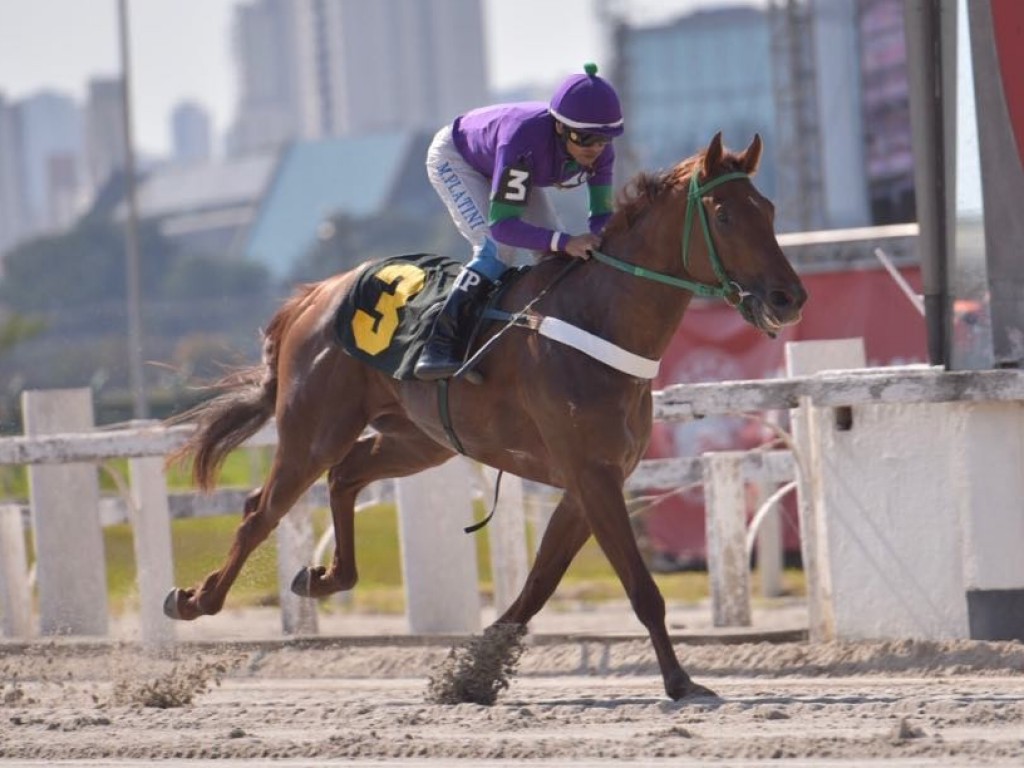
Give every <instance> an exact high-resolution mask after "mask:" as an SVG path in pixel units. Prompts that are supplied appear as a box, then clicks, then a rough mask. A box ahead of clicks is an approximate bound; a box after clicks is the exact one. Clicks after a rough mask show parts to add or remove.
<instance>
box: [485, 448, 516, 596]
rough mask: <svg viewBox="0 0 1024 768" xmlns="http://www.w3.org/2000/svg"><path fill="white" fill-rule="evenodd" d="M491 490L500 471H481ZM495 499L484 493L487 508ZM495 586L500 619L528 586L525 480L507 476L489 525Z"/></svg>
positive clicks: (492, 574)
mask: <svg viewBox="0 0 1024 768" xmlns="http://www.w3.org/2000/svg"><path fill="white" fill-rule="evenodd" d="M481 469H482V471H483V475H484V478H485V479H486V480H487V483H488V486H489V487H490V488H492V489H493V488H494V484H495V482H496V481H497V478H498V470H496V469H493V468H492V467H487V466H483V467H481ZM493 499H494V497H493V494H491V495H490V496H489V495H488V494H487V493H486V492H485V493H484V505H485V506H487V508H488V511H489V510H490V507H489V505H490V504H491V503H492V501H493ZM487 528H488V543H489V544H490V552H491V578H492V580H493V582H494V609H495V611H496V612H497V615H498V616H501V614H503V613H504V612H505V610H506V609H507V608H508V607H509V606H510V605H512V601H513V600H515V598H516V596H518V594H519V590H521V589H522V588H523V584H525V583H526V573H527V564H526V560H527V558H526V513H525V512H524V510H523V480H522V478H520V477H516V476H515V475H510V474H508V473H507V472H506V473H505V474H504V475H503V477H502V479H501V493H500V495H499V496H498V506H497V509H495V511H494V518H493V519H492V520H491V522H490V523H488V524H487Z"/></svg>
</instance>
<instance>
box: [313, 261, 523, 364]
mask: <svg viewBox="0 0 1024 768" xmlns="http://www.w3.org/2000/svg"><path fill="white" fill-rule="evenodd" d="M463 266H464V265H463V264H462V263H461V262H459V261H456V260H455V259H451V258H449V257H447V256H439V255H437V254H433V253H417V254H410V255H404V256H392V257H389V258H387V259H383V260H381V261H378V262H375V263H373V264H371V265H370V266H369V267H367V268H366V269H365V270H363V272H362V274H360V275H359V277H358V278H357V280H356V284H355V285H354V286H353V288H352V290H351V291H349V293H348V295H347V296H346V297H345V298H344V300H343V301H342V302H341V305H340V306H339V307H338V311H337V312H336V313H335V316H334V323H333V327H334V333H335V337H336V338H337V341H338V343H339V344H340V345H341V347H342V349H344V350H345V352H346V353H348V354H349V355H351V356H352V357H354V358H356V359H358V360H362V361H363V362H365V363H367V364H368V365H371V366H373V367H374V368H376V369H378V370H380V371H383V372H384V373H386V374H388V375H389V376H391V377H392V378H395V379H399V380H408V379H414V378H415V376H413V368H414V367H415V365H416V360H417V359H418V358H419V356H420V352H421V351H422V350H423V347H424V345H425V344H426V342H427V339H428V338H429V336H430V330H431V328H432V327H433V324H434V317H435V316H436V315H437V313H438V312H439V311H440V310H441V307H442V305H443V304H444V300H445V298H446V297H447V296H448V293H449V292H450V291H451V289H452V286H453V284H454V283H455V278H456V277H457V276H458V274H459V271H460V270H461V269H462V267H463ZM528 269H529V267H517V268H515V269H510V270H508V272H506V276H505V277H503V278H502V279H501V280H499V281H498V282H497V283H495V284H494V287H493V288H492V289H491V291H490V293H489V294H488V296H487V299H486V301H485V302H484V306H483V309H482V310H481V311H480V312H479V313H478V316H477V319H476V321H475V325H474V329H473V332H472V333H471V334H470V341H469V345H468V348H469V349H470V350H472V349H473V342H474V341H475V340H476V338H477V336H478V335H479V332H480V329H481V327H482V326H483V324H484V323H485V322H492V320H493V318H492V317H491V316H490V312H489V310H490V309H491V308H492V307H493V306H494V305H495V304H497V302H498V301H499V300H500V298H501V296H502V295H503V294H504V292H505V291H506V290H507V289H508V287H509V286H510V285H511V284H512V283H513V282H514V281H515V280H516V279H517V278H518V277H519V276H521V275H522V274H524V273H525V272H526V271H527V270H528Z"/></svg>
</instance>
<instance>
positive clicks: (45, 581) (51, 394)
mask: <svg viewBox="0 0 1024 768" xmlns="http://www.w3.org/2000/svg"><path fill="white" fill-rule="evenodd" d="M21 407H22V414H23V417H24V421H25V434H26V435H27V436H29V437H37V436H39V435H51V434H58V433H65V432H89V431H91V430H92V428H93V415H92V393H91V392H90V391H89V390H88V389H58V390H47V391H26V392H23V393H22V396H21ZM28 478H29V492H30V494H31V499H32V527H33V530H34V533H35V548H36V580H37V583H38V586H39V629H40V633H41V634H43V635H63V634H71V635H106V634H107V628H108V616H107V576H106V560H105V557H104V551H103V532H102V530H101V528H100V520H99V497H100V491H99V480H98V478H97V477H96V467H94V466H93V465H92V464H62V465H58V466H30V467H29V469H28Z"/></svg>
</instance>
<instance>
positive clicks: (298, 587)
mask: <svg viewBox="0 0 1024 768" xmlns="http://www.w3.org/2000/svg"><path fill="white" fill-rule="evenodd" d="M312 583H313V573H312V572H311V571H310V570H309V568H308V567H307V568H302V569H300V570H299V572H298V573H296V574H295V578H294V579H292V587H291V589H292V592H293V593H295V594H296V595H298V596H299V597H309V596H310V594H311V591H312Z"/></svg>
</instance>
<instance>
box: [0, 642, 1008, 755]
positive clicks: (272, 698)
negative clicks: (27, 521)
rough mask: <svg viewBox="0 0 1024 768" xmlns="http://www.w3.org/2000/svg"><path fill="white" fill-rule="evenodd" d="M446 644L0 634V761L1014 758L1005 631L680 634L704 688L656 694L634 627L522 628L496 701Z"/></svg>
mask: <svg viewBox="0 0 1024 768" xmlns="http://www.w3.org/2000/svg"><path fill="white" fill-rule="evenodd" d="M194 626H196V627H198V626H199V623H197V624H196V625H194ZM628 629H629V631H632V627H630V628H628ZM200 631H201V630H197V634H198V633H199V632H200ZM450 647H451V641H450V640H438V639H422V638H411V637H408V636H406V637H402V636H398V635H393V636H362V637H360V636H348V637H338V636H320V637H317V638H309V639H301V638H300V639H294V640H281V639H278V640H273V639H268V640H260V641H232V640H219V641H207V642H198V641H197V640H195V639H189V640H185V641H184V642H182V643H181V644H180V645H179V646H177V650H176V652H175V657H173V658H163V659H157V658H154V657H152V656H150V655H147V654H145V653H143V652H142V651H141V650H140V649H139V648H138V646H137V645H135V644H133V643H126V642H120V641H103V642H99V641H93V642H88V641H80V640H79V641H76V640H61V641H48V640H35V641H32V642H30V643H27V644H24V643H22V644H17V643H11V642H6V643H0V761H3V762H5V763H7V764H11V763H13V764H19V765H40V766H41V765H51V764H53V762H54V761H68V763H67V764H74V765H82V764H87V765H88V764H91V765H104V766H113V765H118V766H127V765H141V764H144V763H147V762H149V761H153V760H161V761H176V760H188V761H190V762H194V761H196V760H198V761H200V762H207V761H209V762H214V761H215V762H217V763H218V764H219V765H234V764H236V763H242V762H246V763H248V764H261V763H266V762H268V761H270V760H284V761H288V762H289V763H291V764H303V765H305V764H310V763H316V764H332V763H341V762H351V761H359V762H363V761H365V762H367V763H369V762H371V761H378V762H376V763H375V764H376V765H378V766H380V765H388V764H394V763H397V762H400V763H402V764H403V765H416V764H418V765H442V764H444V765H451V764H453V763H455V762H456V761H458V765H460V766H472V765H496V764H509V765H511V764H516V765H518V766H524V765H531V764H546V765H566V764H574V765H585V764H591V765H592V764H601V763H607V764H610V763H612V762H614V763H615V764H617V765H622V764H626V765H630V764H632V765H649V764H652V763H654V764H656V763H659V762H664V763H665V764H671V765H673V766H695V765H707V764H710V763H725V764H729V765H745V766H752V765H790V766H793V765H801V766H821V765H847V766H850V765H858V766H862V765H871V766H883V765H885V766H890V765H899V766H936V765H937V766H953V765H957V766H968V765H970V766H974V765H1014V766H1020V765H1024V645H1021V644H1020V643H982V642H972V641H951V642H943V643H934V642H890V643H857V644H847V645H821V644H817V645H816V644H808V643H805V642H784V643H774V642H773V643H769V642H758V643H749V642H748V643H740V644H722V643H710V642H707V641H706V640H705V641H703V642H701V643H700V644H693V638H687V637H685V636H682V635H680V636H679V639H678V644H677V647H678V651H679V653H680V657H681V659H682V660H683V663H684V665H685V666H686V667H687V669H688V670H689V671H690V673H691V674H692V675H693V676H694V677H695V678H696V679H698V680H699V681H700V682H702V683H704V684H706V685H708V686H710V687H711V688H713V689H715V690H716V691H717V693H718V694H719V695H720V696H721V698H720V699H711V698H704V699H696V700H693V701H684V702H672V701H670V700H668V699H667V698H666V697H665V695H664V692H663V690H662V687H661V679H660V677H659V676H658V673H657V668H656V666H655V663H654V659H653V653H652V651H651V648H650V645H649V643H648V642H647V640H646V639H630V638H629V637H628V636H623V635H618V636H602V637H598V636H597V635H586V634H576V635H565V634H562V635H558V636H555V635H537V636H535V637H534V638H533V639H532V640H531V641H530V644H529V646H528V648H527V650H526V653H525V654H524V655H523V657H522V659H521V662H520V665H519V674H518V676H517V677H516V678H515V679H514V680H513V681H512V684H511V686H510V688H509V689H508V690H506V691H504V692H503V693H502V695H501V696H500V697H499V699H498V702H497V704H495V705H494V706H491V707H485V706H478V705H472V704H460V705H454V706H453V705H447V706H446V705H436V704H428V703H427V702H426V699H425V692H426V688H427V680H428V677H429V676H430V674H431V672H432V671H433V670H435V669H437V668H438V666H439V665H441V664H442V663H443V661H444V659H445V657H446V656H447V654H448V651H449V649H450ZM379 761H383V762H379Z"/></svg>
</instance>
